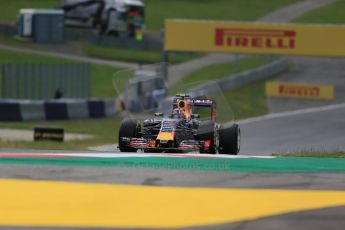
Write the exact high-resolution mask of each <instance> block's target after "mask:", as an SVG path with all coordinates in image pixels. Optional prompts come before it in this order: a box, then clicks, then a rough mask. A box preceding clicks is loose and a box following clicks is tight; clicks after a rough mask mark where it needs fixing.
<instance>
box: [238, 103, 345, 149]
mask: <svg viewBox="0 0 345 230" xmlns="http://www.w3.org/2000/svg"><path fill="white" fill-rule="evenodd" d="M344 117H345V104H338V105H329V106H324V107H319V108H310V109H304V110H298V111H290V112H282V113H276V114H270V115H268V116H264V117H259V118H254V119H248V120H245V121H241V122H240V127H241V131H242V140H243V141H242V145H241V154H245V155H247V154H249V155H250V154H253V153H255V154H256V155H271V154H272V153H287V152H303V151H307V152H311V151H314V152H333V151H340V150H342V151H344V150H345V121H344Z"/></svg>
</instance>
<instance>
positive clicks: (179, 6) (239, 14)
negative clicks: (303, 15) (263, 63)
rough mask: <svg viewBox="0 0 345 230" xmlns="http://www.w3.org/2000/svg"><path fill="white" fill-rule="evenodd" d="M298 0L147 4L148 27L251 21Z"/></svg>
mask: <svg viewBox="0 0 345 230" xmlns="http://www.w3.org/2000/svg"><path fill="white" fill-rule="evenodd" d="M296 1H297V0H261V1H258V0H212V1H210V0H169V1H162V0H145V5H146V13H145V15H146V25H147V29H148V30H150V31H158V30H159V29H160V28H162V27H163V24H164V20H165V19H169V18H186V19H212V20H241V21H250V20H255V19H256V18H258V17H260V16H263V15H265V14H266V13H268V12H270V11H272V10H275V9H277V8H280V7H283V6H285V5H288V4H291V3H294V2H296Z"/></svg>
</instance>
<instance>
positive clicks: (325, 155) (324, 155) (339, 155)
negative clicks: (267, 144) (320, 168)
mask: <svg viewBox="0 0 345 230" xmlns="http://www.w3.org/2000/svg"><path fill="white" fill-rule="evenodd" d="M272 155H273V156H277V157H321V158H329V157H332V158H345V153H344V152H334V153H322V152H305V153H275V154H272Z"/></svg>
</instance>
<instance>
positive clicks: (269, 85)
mask: <svg viewBox="0 0 345 230" xmlns="http://www.w3.org/2000/svg"><path fill="white" fill-rule="evenodd" d="M266 95H267V96H273V97H292V98H303V99H321V100H331V99H333V98H334V92H333V86H332V85H313V84H295V83H285V82H266Z"/></svg>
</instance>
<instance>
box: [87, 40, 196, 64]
mask: <svg viewBox="0 0 345 230" xmlns="http://www.w3.org/2000/svg"><path fill="white" fill-rule="evenodd" d="M83 52H84V53H85V54H86V55H87V56H90V57H96V58H102V59H108V60H121V61H127V62H136V63H140V64H148V63H157V62H160V60H161V52H159V51H149V50H136V49H121V48H114V47H105V46H98V45H93V44H84V45H83ZM197 56H199V54H193V53H173V54H171V56H170V58H169V62H170V63H180V62H185V61H188V60H190V59H192V58H195V57H197Z"/></svg>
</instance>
